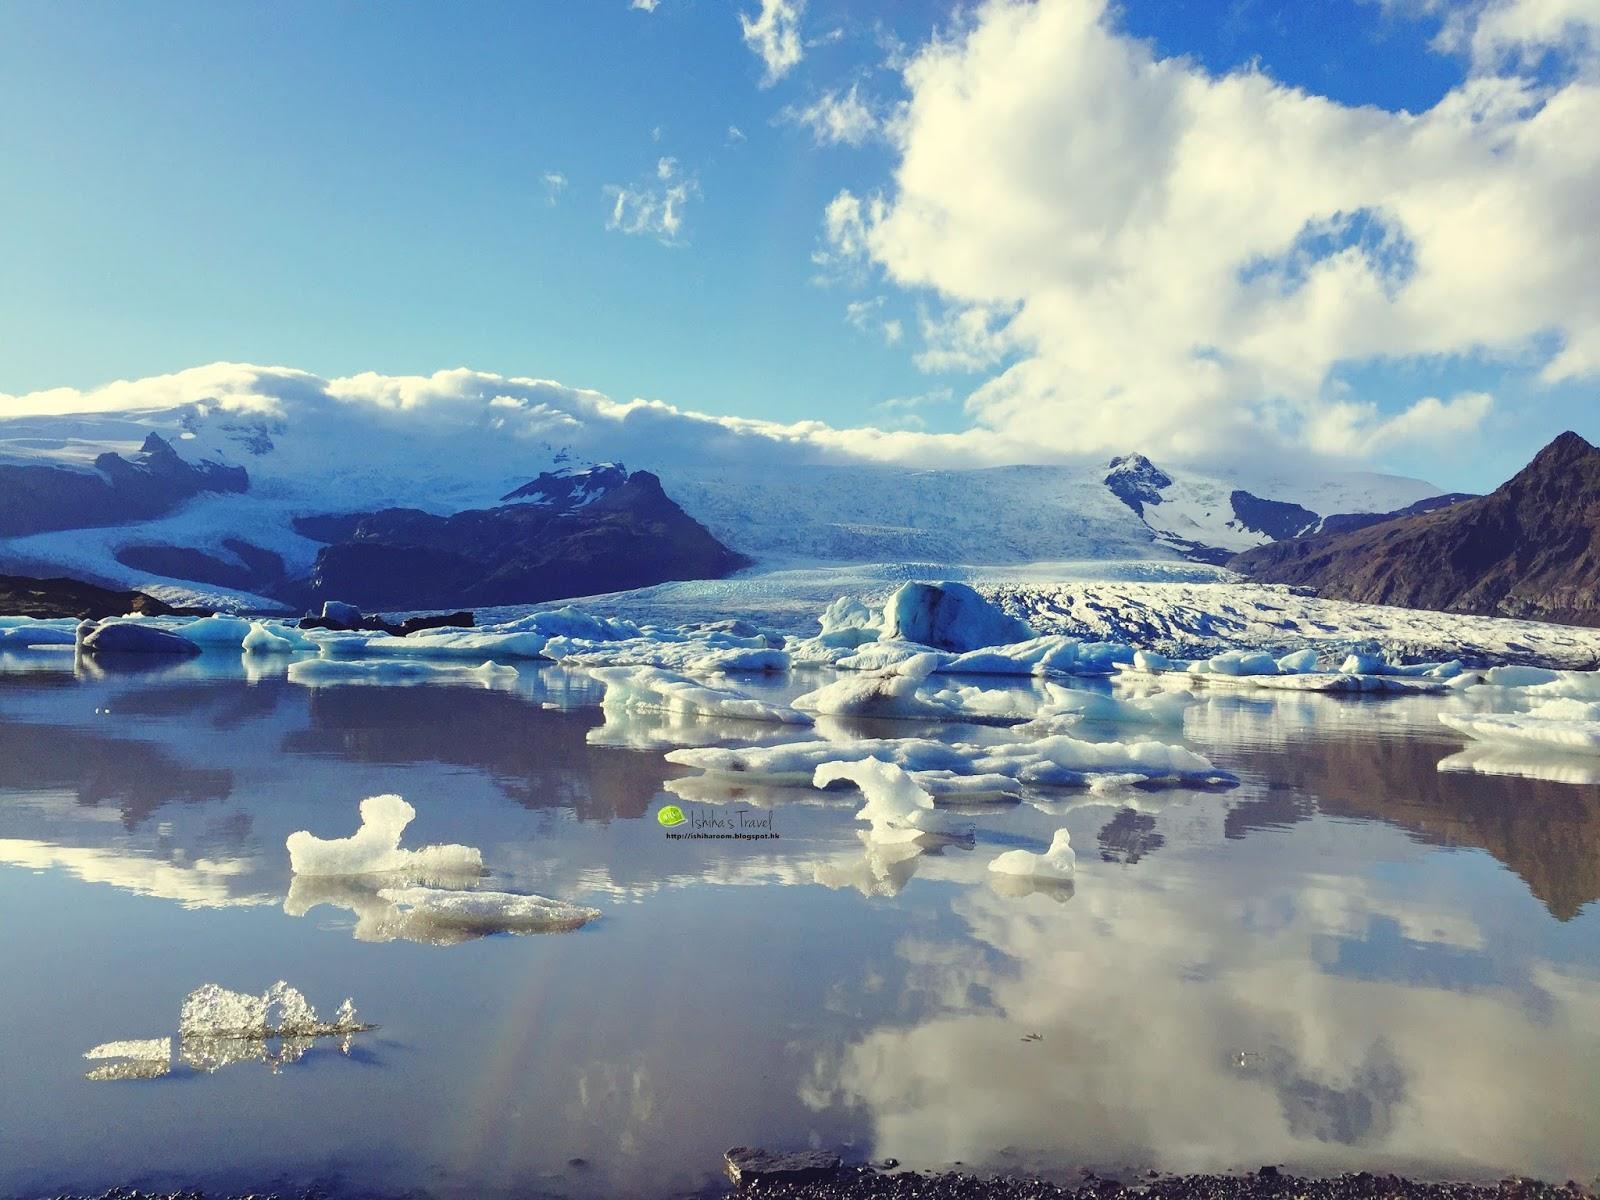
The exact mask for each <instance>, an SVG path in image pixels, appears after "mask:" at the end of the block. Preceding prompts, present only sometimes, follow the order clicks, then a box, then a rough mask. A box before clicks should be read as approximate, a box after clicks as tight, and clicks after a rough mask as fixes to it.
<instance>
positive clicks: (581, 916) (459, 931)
mask: <svg viewBox="0 0 1600 1200" xmlns="http://www.w3.org/2000/svg"><path fill="white" fill-rule="evenodd" d="M378 897H379V898H380V899H382V900H385V901H387V902H388V903H389V904H391V905H393V906H394V907H395V909H396V910H397V911H398V914H399V919H400V921H401V923H402V927H403V929H404V933H403V934H401V935H400V936H404V937H407V938H409V939H411V940H412V941H431V942H435V943H439V944H444V943H448V942H459V941H464V940H466V939H467V938H473V937H483V936H484V935H486V934H491V933H558V932H565V931H568V930H572V929H577V928H578V927H579V926H581V925H586V924H588V923H589V922H590V921H593V920H595V919H596V918H597V917H599V915H600V910H599V909H595V908H585V907H583V906H581V905H577V904H567V903H564V902H563V901H560V900H551V899H549V898H547V897H545V896H519V895H513V894H511V893H509V892H459V891H451V890H447V889H444V888H428V887H409V888H383V889H381V890H380V891H379V892H378Z"/></svg>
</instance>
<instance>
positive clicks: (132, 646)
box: [78, 621, 200, 657]
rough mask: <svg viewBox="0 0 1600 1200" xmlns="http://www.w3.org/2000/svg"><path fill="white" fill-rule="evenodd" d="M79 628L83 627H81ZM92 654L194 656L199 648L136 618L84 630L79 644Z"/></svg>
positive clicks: (198, 651)
mask: <svg viewBox="0 0 1600 1200" xmlns="http://www.w3.org/2000/svg"><path fill="white" fill-rule="evenodd" d="M78 628H79V629H80V630H82V629H83V626H82V625H80V626H79V627H78ZM80 644H81V645H82V647H83V648H84V649H85V650H86V651H88V652H89V653H91V654H167V655H173V656H176V657H193V656H194V655H196V654H199V653H200V647H199V646H196V645H195V644H194V643H193V642H191V641H189V640H188V639H187V638H181V637H179V636H178V635H177V634H175V633H172V632H169V631H168V630H165V629H157V628H155V627H154V626H151V625H144V624H140V623H138V622H135V621H115V622H113V623H111V624H109V625H99V626H96V627H95V629H94V631H93V632H92V633H88V632H86V633H84V634H83V637H82V641H81V643H80Z"/></svg>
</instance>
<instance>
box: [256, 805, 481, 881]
mask: <svg viewBox="0 0 1600 1200" xmlns="http://www.w3.org/2000/svg"><path fill="white" fill-rule="evenodd" d="M416 815H417V810H416V809H414V808H412V807H411V805H410V804H408V803H406V801H405V800H403V799H402V798H401V797H399V796H395V795H382V796H368V797H367V798H366V799H365V800H363V801H362V802H361V827H360V828H359V829H357V830H356V832H355V833H353V834H352V835H351V836H349V837H346V838H319V837H316V836H315V835H313V834H312V833H310V832H309V831H308V830H304V829H300V830H296V831H295V832H294V833H291V834H290V835H289V836H288V838H287V839H286V841H285V843H284V844H285V845H286V846H287V847H288V850H289V868H290V870H292V871H293V872H294V873H295V874H296V875H330V876H344V875H397V874H406V875H409V876H418V875H477V874H481V873H482V872H483V853H482V852H481V851H480V850H478V849H477V848H476V847H474V846H453V845H451V846H447V845H438V846H424V847H422V848H421V849H419V850H402V849H400V835H401V834H402V833H403V832H404V831H405V828H406V826H407V825H409V824H411V822H412V820H413V819H414V818H415V817H416Z"/></svg>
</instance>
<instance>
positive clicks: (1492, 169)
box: [0, 0, 1600, 490]
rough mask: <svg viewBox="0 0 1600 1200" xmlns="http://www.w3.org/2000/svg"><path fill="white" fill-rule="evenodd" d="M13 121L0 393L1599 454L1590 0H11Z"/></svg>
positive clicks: (1443, 455) (938, 436) (1596, 169)
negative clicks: (558, 395) (195, 384)
mask: <svg viewBox="0 0 1600 1200" xmlns="http://www.w3.org/2000/svg"><path fill="white" fill-rule="evenodd" d="M0 112H3V114H4V119H3V120H0V162H3V163H4V164H5V170H4V172H3V174H0V262H3V263H4V269H3V271H0V412H3V411H6V410H7V409H10V410H13V411H21V410H23V409H25V408H26V407H27V405H28V397H29V396H30V394H33V393H37V392H41V391H43V390H45V389H62V388H65V389H77V390H79V391H81V392H82V393H84V395H85V396H86V397H88V398H87V399H85V401H84V403H85V404H86V405H89V404H92V403H93V400H92V397H93V395H94V392H93V389H95V388H97V387H100V386H101V385H104V384H107V383H109V382H111V381H114V380H138V379H141V378H144V377H148V376H157V375H162V374H166V373H169V372H174V371H179V370H182V369H184V368H189V367H195V366H199V365H203V364H207V363H213V362H223V361H225V362H240V363H257V364H273V365H281V366H286V367H292V368H297V369H300V370H305V371H309V372H312V373H314V374H316V375H318V376H321V377H324V378H329V379H335V378H340V377H348V376H353V375H357V374H359V373H362V372H369V371H375V372H379V373H382V374H386V375H411V374H422V375H426V374H431V373H433V372H435V371H439V370H442V369H446V368H454V367H463V366H465V367H471V368H474V369H477V370H480V371H486V372H497V373H501V374H505V375H512V376H533V377H537V378H542V379H552V380H559V381H561V382H562V383H565V384H568V385H571V386H574V387H581V388H590V389H596V390H598V391H601V392H604V393H606V394H607V395H609V396H611V397H613V398H615V399H618V400H620V401H627V400H632V399H636V398H642V399H648V400H657V401H662V402H665V403H667V404H671V405H674V406H676V407H678V408H682V409H686V410H693V411H698V412H704V413H708V414H712V415H716V416H724V417H742V418H756V419H761V420H768V421H776V422H782V423H793V422H799V421H818V422H823V423H826V424H827V425H829V426H833V427H837V428H841V429H853V428H856V427H862V426H870V427H876V428H878V429H882V430H891V431H899V432H901V433H902V434H904V435H905V436H902V437H897V438H894V439H892V440H891V441H885V440H883V439H878V440H877V441H876V442H875V444H876V445H878V446H880V447H881V446H883V445H892V446H893V447H894V449H893V454H894V455H896V456H898V457H903V458H905V459H907V460H910V461H916V460H917V459H919V458H925V459H932V458H934V457H938V458H940V459H941V460H947V459H948V458H949V456H950V454H951V452H952V447H954V448H956V449H957V450H959V452H960V453H968V452H970V454H971V456H972V458H973V461H975V462H977V461H984V462H992V461H1053V460H1058V459H1070V458H1073V457H1078V456H1090V457H1109V455H1111V454H1114V453H1124V452H1127V451H1132V450H1139V451H1143V452H1145V453H1147V454H1150V455H1151V456H1152V457H1154V458H1157V460H1158V461H1160V460H1161V459H1163V458H1165V459H1169V460H1172V461H1179V460H1212V461H1216V460H1223V459H1227V458H1229V457H1233V456H1239V457H1249V456H1256V455H1262V454H1282V455H1305V456H1314V457H1321V458H1331V459H1335V460H1337V461H1340V462H1350V463H1358V464H1369V465H1371V466H1373V467H1376V468H1380V469H1386V470H1394V471H1398V472H1401V473H1405V474H1412V475H1417V476H1421V477H1424V478H1427V479H1430V480H1432V481H1434V482H1436V483H1438V484H1439V485H1440V486H1442V487H1446V488H1460V489H1464V490H1486V489H1488V488H1490V487H1493V486H1494V485H1495V484H1497V483H1498V482H1500V481H1501V480H1502V479H1504V478H1506V477H1507V476H1509V475H1510V474H1511V473H1513V472H1514V471H1515V470H1516V469H1517V468H1518V467H1520V466H1521V465H1522V464H1523V463H1524V462H1525V461H1526V460H1527V459H1528V458H1529V457H1530V456H1531V455H1532V454H1533V453H1534V452H1535V451H1536V450H1537V449H1538V447H1539V446H1540V445H1542V444H1543V443H1544V442H1546V441H1548V440H1549V439H1550V438H1551V437H1553V436H1554V435H1555V434H1557V433H1559V432H1560V431H1561V430H1563V429H1567V428H1574V429H1577V430H1578V431H1579V432H1580V433H1583V434H1585V435H1586V436H1588V437H1590V439H1591V440H1596V441H1600V403H1597V400H1600V283H1597V282H1596V280H1597V279H1600V220H1597V219H1596V215H1595V214H1596V213H1600V3H1596V0H1322V2H1319V3H1317V4H1304V3H1300V2H1298V0H1296V2H1282V3H1268V2H1266V0H1205V2H1201V0H1124V2H1123V3H1121V4H1118V5H1109V6H1108V5H1107V4H1106V3H1104V2H1102V0H1037V2H1033V0H1027V2H1024V0H988V2H984V3H976V4H966V5H953V4H951V3H948V2H941V3H934V2H925V0H881V2H879V3H873V2H870V0H850V2H849V3H844V2H842V0H809V2H806V0H583V2H582V3H570V2H555V0H550V2H544V0H527V2H524V3H509V4H499V3H492V2H482V3H474V4H472V5H455V4H444V3H394V4H384V5H374V4H356V3H345V2H338V0H334V2H328V0H307V2H298V0H275V2H274V3H271V4H265V3H263V4H252V3H245V2H238V3H230V4H226V5H209V4H201V3H198V2H193V3H171V2H167V0H147V2H145V3H141V4H138V5H130V4H124V3H96V2H89V0H82V2H74V3H66V4H37V3H28V2H22V0H7V2H3V3H0ZM52 394H53V395H57V396H59V395H61V394H63V393H59V392H56V393H52ZM949 435H960V436H958V437H955V438H952V437H950V436H949Z"/></svg>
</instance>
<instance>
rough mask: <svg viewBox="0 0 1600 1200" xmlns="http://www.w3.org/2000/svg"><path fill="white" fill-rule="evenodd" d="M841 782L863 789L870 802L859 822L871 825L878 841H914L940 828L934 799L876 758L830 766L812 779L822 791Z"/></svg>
mask: <svg viewBox="0 0 1600 1200" xmlns="http://www.w3.org/2000/svg"><path fill="white" fill-rule="evenodd" d="M841 781H847V782H849V783H853V784H855V785H856V787H858V788H860V789H861V794H862V795H863V796H864V797H865V798H866V801H867V802H866V804H865V805H863V806H862V808H861V811H860V812H858V813H856V820H858V821H867V822H869V823H870V824H871V825H872V828H873V833H874V836H875V837H876V838H877V839H878V840H879V841H895V840H911V839H914V838H915V837H916V836H917V835H918V834H920V833H925V832H929V831H931V830H936V829H938V828H939V823H938V822H937V821H936V820H935V818H934V816H933V797H932V796H931V795H929V794H928V793H927V792H925V791H924V790H923V789H922V788H920V787H918V786H917V784H916V781H915V780H913V779H912V778H911V776H909V775H907V774H906V773H905V771H903V770H901V769H900V768H899V767H897V766H896V765H895V764H894V763H890V762H880V761H879V760H877V759H874V758H866V759H858V760H855V761H847V762H827V763H823V764H822V765H821V766H819V767H818V768H817V769H816V772H815V773H814V774H813V775H812V778H811V783H812V786H813V787H819V788H824V787H827V786H828V785H829V784H832V783H838V782H841Z"/></svg>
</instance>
